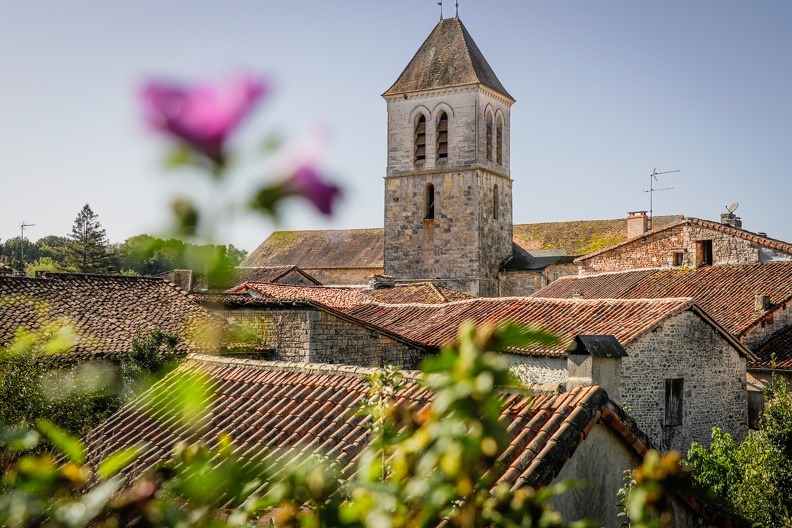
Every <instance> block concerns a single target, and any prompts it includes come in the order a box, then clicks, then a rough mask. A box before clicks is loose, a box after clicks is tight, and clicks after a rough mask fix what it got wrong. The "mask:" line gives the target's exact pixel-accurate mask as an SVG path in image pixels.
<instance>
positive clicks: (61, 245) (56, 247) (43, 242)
mask: <svg viewBox="0 0 792 528" xmlns="http://www.w3.org/2000/svg"><path fill="white" fill-rule="evenodd" d="M68 245H69V239H68V237H63V236H57V235H47V236H45V237H42V238H39V239H38V240H36V247H37V248H38V251H39V256H40V257H41V258H44V257H49V258H51V259H52V261H53V262H54V263H55V264H57V265H59V266H61V267H62V268H65V267H66V248H67V247H68ZM26 254H27V253H26ZM26 260H27V259H26Z"/></svg>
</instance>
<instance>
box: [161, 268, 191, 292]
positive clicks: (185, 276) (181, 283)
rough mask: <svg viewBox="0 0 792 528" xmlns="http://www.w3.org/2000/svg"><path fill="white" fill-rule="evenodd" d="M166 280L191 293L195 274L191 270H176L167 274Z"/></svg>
mask: <svg viewBox="0 0 792 528" xmlns="http://www.w3.org/2000/svg"><path fill="white" fill-rule="evenodd" d="M165 279H166V280H167V281H168V282H170V283H171V284H173V285H175V286H178V287H179V288H181V289H182V290H184V291H191V290H192V287H193V273H192V270H189V269H174V270H170V271H168V272H166V275H165Z"/></svg>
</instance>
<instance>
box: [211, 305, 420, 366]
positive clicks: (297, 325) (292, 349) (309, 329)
mask: <svg viewBox="0 0 792 528" xmlns="http://www.w3.org/2000/svg"><path fill="white" fill-rule="evenodd" d="M224 315H225V316H226V317H228V318H229V319H230V320H232V321H234V322H236V323H239V324H243V325H245V326H246V327H247V328H250V329H251V330H253V331H255V332H256V333H257V334H258V335H259V336H261V338H262V341H263V342H264V343H265V344H266V345H267V346H269V347H272V348H273V349H274V350H275V354H274V356H273V357H272V359H275V360H278V361H296V362H312V363H340V364H344V365H355V366H359V367H381V366H383V365H386V364H390V365H399V366H401V367H404V368H406V369H415V368H417V367H418V363H420V361H421V359H422V358H423V354H422V353H421V352H420V351H418V350H416V349H413V348H411V347H408V346H407V345H404V344H402V343H400V342H398V341H395V340H393V339H390V338H389V337H386V336H383V335H380V334H378V333H372V332H371V331H370V330H367V329H365V328H362V327H360V326H358V325H355V324H352V323H349V322H347V321H345V320H343V319H339V318H337V317H335V316H333V315H331V314H328V313H325V312H321V311H318V310H281V309H275V310H234V311H229V312H226V313H225V314H224Z"/></svg>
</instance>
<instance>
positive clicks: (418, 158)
mask: <svg viewBox="0 0 792 528" xmlns="http://www.w3.org/2000/svg"><path fill="white" fill-rule="evenodd" d="M424 161H426V116H425V115H423V114H419V115H418V119H417V120H416V121H415V163H423V162H424Z"/></svg>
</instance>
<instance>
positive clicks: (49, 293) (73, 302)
mask: <svg viewBox="0 0 792 528" xmlns="http://www.w3.org/2000/svg"><path fill="white" fill-rule="evenodd" d="M56 320H63V321H66V322H68V323H69V324H70V325H72V326H73V327H74V328H75V329H76V330H77V332H78V342H77V344H76V345H75V346H74V347H73V349H71V351H70V352H71V353H72V354H86V355H113V354H118V353H125V352H129V350H131V344H132V341H133V340H134V339H136V338H137V337H139V336H140V335H142V334H146V333H148V332H151V331H152V330H155V329H159V330H163V331H165V332H168V333H171V334H175V335H177V336H179V337H180V338H181V339H182V343H181V345H180V349H181V350H182V351H183V352H185V351H189V350H198V349H201V348H203V347H202V345H201V344H200V343H199V342H198V341H195V340H193V339H192V338H191V337H190V336H191V335H192V334H193V332H194V331H195V330H196V329H197V328H201V327H209V328H217V329H225V328H226V327H227V323H226V322H225V321H224V320H223V319H221V318H220V317H218V316H216V315H213V314H212V313H210V312H209V311H207V310H206V309H204V308H203V307H201V306H200V305H198V304H197V303H196V302H195V301H194V299H193V298H192V297H191V296H190V295H189V294H187V293H186V292H185V291H183V290H181V289H179V288H177V287H176V286H174V285H172V284H170V283H169V282H166V281H163V280H160V279H152V278H146V277H124V276H120V275H81V274H69V273H63V274H61V273H50V274H46V275H45V276H44V277H42V278H24V277H2V276H0V345H4V344H7V343H9V342H10V341H11V340H12V339H13V338H14V335H15V332H16V331H17V330H18V329H19V328H25V329H27V330H30V331H40V330H41V329H43V328H46V325H48V324H51V322H52V321H56Z"/></svg>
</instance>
